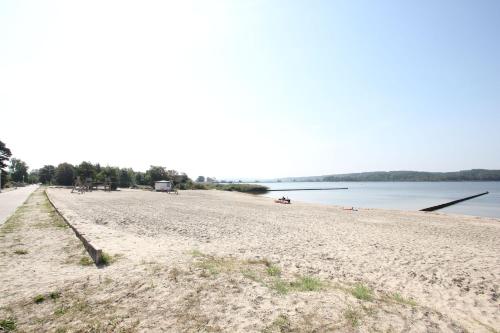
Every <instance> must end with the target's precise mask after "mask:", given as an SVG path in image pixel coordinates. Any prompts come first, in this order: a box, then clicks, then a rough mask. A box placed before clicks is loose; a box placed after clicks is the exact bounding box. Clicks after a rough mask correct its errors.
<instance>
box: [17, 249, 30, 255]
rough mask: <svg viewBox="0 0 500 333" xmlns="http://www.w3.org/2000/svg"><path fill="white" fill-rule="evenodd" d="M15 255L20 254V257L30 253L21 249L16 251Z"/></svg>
mask: <svg viewBox="0 0 500 333" xmlns="http://www.w3.org/2000/svg"><path fill="white" fill-rule="evenodd" d="M14 253H15V254H18V255H25V254H28V251H27V250H24V249H19V250H15V251H14Z"/></svg>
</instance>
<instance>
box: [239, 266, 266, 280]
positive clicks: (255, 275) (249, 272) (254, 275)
mask: <svg viewBox="0 0 500 333" xmlns="http://www.w3.org/2000/svg"><path fill="white" fill-rule="evenodd" d="M241 274H242V275H243V276H244V277H245V278H247V279H250V280H252V281H255V282H262V279H261V278H260V277H259V275H258V273H257V272H255V271H253V270H250V269H244V270H242V271H241Z"/></svg>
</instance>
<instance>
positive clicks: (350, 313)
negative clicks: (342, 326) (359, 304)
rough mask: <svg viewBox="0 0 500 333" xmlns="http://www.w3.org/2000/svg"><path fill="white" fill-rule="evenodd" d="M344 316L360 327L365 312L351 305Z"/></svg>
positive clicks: (353, 325) (350, 322) (350, 323)
mask: <svg viewBox="0 0 500 333" xmlns="http://www.w3.org/2000/svg"><path fill="white" fill-rule="evenodd" d="M344 318H345V319H346V320H347V322H348V323H349V325H351V326H352V327H358V326H359V325H360V324H361V319H362V318H363V314H362V313H361V312H360V311H358V310H356V309H353V308H351V307H349V308H347V309H346V310H345V311H344Z"/></svg>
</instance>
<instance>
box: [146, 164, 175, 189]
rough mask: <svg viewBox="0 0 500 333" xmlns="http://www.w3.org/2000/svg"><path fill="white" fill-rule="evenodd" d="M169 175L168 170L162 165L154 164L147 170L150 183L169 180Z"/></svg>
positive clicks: (152, 184)
mask: <svg viewBox="0 0 500 333" xmlns="http://www.w3.org/2000/svg"><path fill="white" fill-rule="evenodd" d="M169 179H170V178H169V175H168V174H167V170H166V169H165V167H162V166H155V165H152V166H151V167H150V168H149V170H148V171H146V181H147V182H148V185H151V186H154V184H155V182H156V181H158V180H169Z"/></svg>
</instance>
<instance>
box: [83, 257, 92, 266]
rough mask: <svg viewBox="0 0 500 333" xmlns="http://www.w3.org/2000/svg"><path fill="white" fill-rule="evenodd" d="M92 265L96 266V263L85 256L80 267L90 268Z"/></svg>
mask: <svg viewBox="0 0 500 333" xmlns="http://www.w3.org/2000/svg"><path fill="white" fill-rule="evenodd" d="M92 264H94V262H93V261H92V259H91V258H90V257H89V256H84V257H81V258H80V265H82V266H90V265H92Z"/></svg>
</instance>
